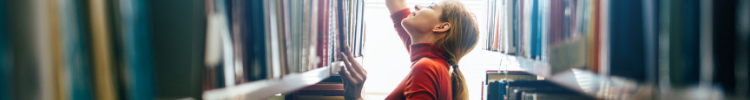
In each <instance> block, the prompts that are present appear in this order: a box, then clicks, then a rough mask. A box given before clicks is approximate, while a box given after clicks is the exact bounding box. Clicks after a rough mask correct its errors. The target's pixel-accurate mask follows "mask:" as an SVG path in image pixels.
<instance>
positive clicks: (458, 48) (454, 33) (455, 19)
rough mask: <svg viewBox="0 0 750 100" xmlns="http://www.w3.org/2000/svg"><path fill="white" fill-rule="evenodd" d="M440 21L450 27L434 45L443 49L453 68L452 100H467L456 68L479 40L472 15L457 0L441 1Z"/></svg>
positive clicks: (463, 84) (464, 86)
mask: <svg viewBox="0 0 750 100" xmlns="http://www.w3.org/2000/svg"><path fill="white" fill-rule="evenodd" d="M443 4H444V6H445V8H443V11H442V14H441V16H440V20H441V21H444V22H448V23H449V24H450V25H451V27H450V29H449V30H448V31H446V34H445V36H443V37H442V38H440V39H438V41H437V42H435V45H437V46H439V47H441V48H443V49H444V50H445V52H446V55H447V56H448V64H450V65H451V66H452V68H453V73H452V74H451V83H452V85H451V88H452V89H453V93H452V94H453V100H468V98H469V95H468V93H469V92H468V90H467V88H466V80H465V79H464V75H463V74H462V73H461V70H459V68H458V61H459V60H461V58H462V57H463V56H464V55H466V54H467V53H469V52H470V51H471V50H472V49H474V46H476V43H477V38H479V29H478V28H477V27H478V26H477V24H476V23H475V20H474V18H475V17H474V14H472V13H470V12H469V11H468V9H466V8H465V7H464V5H463V4H462V3H461V2H459V1H458V0H446V1H443Z"/></svg>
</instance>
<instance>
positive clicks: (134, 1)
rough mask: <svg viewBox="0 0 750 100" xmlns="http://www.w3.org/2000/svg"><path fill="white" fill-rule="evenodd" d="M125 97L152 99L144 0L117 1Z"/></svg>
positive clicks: (147, 26) (150, 61)
mask: <svg viewBox="0 0 750 100" xmlns="http://www.w3.org/2000/svg"><path fill="white" fill-rule="evenodd" d="M120 4H121V6H120V7H121V9H120V10H121V12H122V18H123V22H122V23H123V26H122V27H123V28H122V29H123V40H124V46H125V47H124V49H125V55H124V56H125V60H126V63H127V64H125V65H126V70H127V75H129V76H128V77H131V80H130V81H129V82H127V83H126V84H128V86H127V87H129V89H130V90H129V91H128V94H129V95H128V96H129V98H130V99H132V100H147V99H154V92H153V78H152V76H153V71H152V69H153V68H152V59H151V58H153V57H151V52H150V50H151V41H150V40H151V36H150V33H149V28H150V26H149V25H150V24H149V23H148V20H149V19H148V16H149V15H148V14H149V13H148V9H149V8H148V4H146V0H120Z"/></svg>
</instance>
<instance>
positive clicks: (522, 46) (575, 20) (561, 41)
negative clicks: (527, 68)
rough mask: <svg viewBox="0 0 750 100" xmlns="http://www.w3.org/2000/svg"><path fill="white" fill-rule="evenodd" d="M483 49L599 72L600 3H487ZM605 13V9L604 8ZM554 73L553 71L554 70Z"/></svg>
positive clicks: (542, 0)
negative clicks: (485, 35) (485, 37)
mask: <svg viewBox="0 0 750 100" xmlns="http://www.w3.org/2000/svg"><path fill="white" fill-rule="evenodd" d="M487 4H488V5H487V7H488V8H487V9H488V10H487V11H488V14H487V18H488V19H487V20H488V24H487V33H488V34H487V39H486V41H485V42H486V44H487V45H485V46H484V47H483V48H484V49H485V50H490V51H497V52H501V53H506V54H509V55H516V56H519V57H525V58H531V59H536V60H540V61H548V62H550V63H551V64H552V65H553V66H556V67H564V68H572V67H579V68H587V69H592V70H598V67H597V66H599V64H598V61H599V60H593V59H598V57H599V54H600V52H599V51H600V48H599V45H601V44H600V43H599V41H601V40H600V37H601V36H600V35H599V34H600V33H601V32H600V27H602V25H601V24H600V23H601V22H600V20H599V19H600V17H601V14H599V13H600V12H604V11H603V10H601V9H600V8H601V7H600V5H601V4H600V2H599V1H596V0H552V1H547V0H488V1H487ZM605 10H606V9H605ZM553 72H556V71H555V70H553Z"/></svg>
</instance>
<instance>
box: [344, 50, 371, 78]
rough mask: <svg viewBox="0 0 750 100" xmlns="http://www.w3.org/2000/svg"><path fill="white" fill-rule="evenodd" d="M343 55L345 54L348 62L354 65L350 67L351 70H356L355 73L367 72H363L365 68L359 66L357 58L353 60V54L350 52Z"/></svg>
mask: <svg viewBox="0 0 750 100" xmlns="http://www.w3.org/2000/svg"><path fill="white" fill-rule="evenodd" d="M345 56H346V57H345V58H347V59H349V63H350V64H351V65H354V66H352V67H354V68H352V70H354V71H357V73H360V74H367V73H366V72H365V69H364V68H362V66H360V65H359V62H358V61H357V60H355V59H354V56H353V55H351V54H347V55H345Z"/></svg>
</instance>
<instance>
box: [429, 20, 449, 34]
mask: <svg viewBox="0 0 750 100" xmlns="http://www.w3.org/2000/svg"><path fill="white" fill-rule="evenodd" d="M450 29H451V24H450V23H448V22H443V23H440V24H438V25H437V26H435V28H433V29H432V32H438V33H444V32H446V31H448V30H450Z"/></svg>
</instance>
